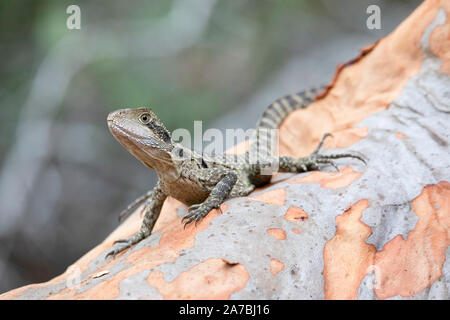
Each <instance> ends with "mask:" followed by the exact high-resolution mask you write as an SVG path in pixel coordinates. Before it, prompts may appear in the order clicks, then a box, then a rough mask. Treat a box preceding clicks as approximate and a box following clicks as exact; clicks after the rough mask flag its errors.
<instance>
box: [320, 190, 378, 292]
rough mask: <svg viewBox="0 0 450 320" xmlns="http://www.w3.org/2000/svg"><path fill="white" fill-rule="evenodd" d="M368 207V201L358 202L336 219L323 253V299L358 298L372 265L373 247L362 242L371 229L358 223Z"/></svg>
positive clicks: (374, 249)
mask: <svg viewBox="0 0 450 320" xmlns="http://www.w3.org/2000/svg"><path fill="white" fill-rule="evenodd" d="M368 206H369V202H368V201H367V200H365V199H364V200H360V201H358V202H357V203H355V204H353V205H352V206H351V207H350V208H349V209H347V210H346V211H345V212H344V213H343V214H341V215H338V216H337V217H336V224H337V228H336V234H335V236H334V237H333V239H331V240H330V241H328V242H327V243H326V244H325V249H324V253H323V260H324V270H323V275H324V279H325V287H324V292H325V298H326V299H357V297H358V288H359V286H360V283H361V281H362V279H363V278H364V277H365V275H366V273H367V268H368V267H369V266H370V265H372V264H373V260H374V254H375V251H376V248H375V247H374V246H373V245H370V244H367V243H366V242H365V241H366V239H367V237H369V235H370V234H371V232H372V230H371V228H370V227H368V226H367V225H365V224H364V223H362V222H361V221H360V220H361V217H362V214H363V212H364V210H365V209H367V208H368Z"/></svg>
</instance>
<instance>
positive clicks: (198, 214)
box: [181, 203, 210, 228]
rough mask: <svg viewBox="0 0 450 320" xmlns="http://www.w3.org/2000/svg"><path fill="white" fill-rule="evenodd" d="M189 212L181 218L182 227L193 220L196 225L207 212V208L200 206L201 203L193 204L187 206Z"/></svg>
mask: <svg viewBox="0 0 450 320" xmlns="http://www.w3.org/2000/svg"><path fill="white" fill-rule="evenodd" d="M188 210H189V213H188V214H187V215H185V216H184V217H183V219H182V220H181V222H184V221H186V222H185V223H184V228H186V226H187V225H188V224H189V223H191V222H193V221H194V220H195V225H196V226H197V223H198V222H199V221H200V220H201V219H202V218H203V217H205V216H206V215H207V214H208V213H209V211H210V210H209V209H206V208H205V207H204V206H202V203H199V204H193V205H192V206H190V207H189V209H188Z"/></svg>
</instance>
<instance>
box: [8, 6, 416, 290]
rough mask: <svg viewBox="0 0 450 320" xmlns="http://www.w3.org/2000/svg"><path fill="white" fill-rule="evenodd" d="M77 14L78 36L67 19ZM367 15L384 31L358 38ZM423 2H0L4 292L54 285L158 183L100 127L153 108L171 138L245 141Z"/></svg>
mask: <svg viewBox="0 0 450 320" xmlns="http://www.w3.org/2000/svg"><path fill="white" fill-rule="evenodd" d="M70 4H77V5H79V7H80V8H81V29H80V30H69V29H68V28H67V27H66V19H67V17H68V14H67V13H66V8H67V7H68V6H69V5H70ZM370 4H377V5H379V6H380V8H381V23H382V28H381V29H380V30H369V29H368V28H367V26H366V19H367V17H368V14H367V13H366V9H367V7H368V6H369V5H370ZM419 4H420V1H406V0H397V1H392V0H391V1H387V0H385V1H365V0H338V1H336V0H321V1H317V0H315V1H312V0H311V1H310V0H284V1H275V0H227V1H225V0H217V1H215V0H178V1H171V0H151V1H133V2H127V1H120V0H108V1H106V0H105V1H64V0H54V1H31V0H29V1H27V0H20V1H13V0H3V1H1V2H0V59H1V61H2V63H1V65H0V241H1V243H2V246H1V247H0V292H4V291H6V290H9V289H12V288H15V287H18V286H21V285H25V284H28V283H32V282H42V281H46V280H49V279H50V278H52V277H54V276H56V275H58V274H59V273H61V272H63V271H64V270H65V268H67V266H68V265H70V264H71V263H73V262H74V261H75V260H77V259H78V258H79V257H80V256H81V255H83V254H84V253H86V252H87V251H88V250H89V249H91V248H92V247H94V246H95V245H96V244H98V243H99V242H101V241H102V240H103V239H104V238H105V237H106V236H107V235H108V234H109V233H110V232H111V231H112V230H113V229H114V228H115V227H116V226H117V224H118V223H117V216H118V214H119V212H120V211H121V210H122V209H123V208H124V207H126V205H127V204H128V203H129V202H131V201H132V200H134V199H135V198H136V197H138V196H139V195H140V194H142V193H143V192H145V191H146V190H148V189H150V188H151V187H152V186H153V185H154V183H155V178H156V174H155V173H154V172H152V171H151V170H148V169H147V168H145V167H144V166H143V165H142V164H140V163H139V162H138V161H137V160H136V159H134V158H133V156H132V155H130V154H129V153H128V152H127V151H126V150H125V149H123V148H122V147H121V146H120V145H119V144H118V143H117V142H116V141H115V140H114V139H113V137H112V136H111V135H110V133H109V132H108V129H107V126H106V116H107V114H108V113H109V112H110V111H113V110H115V109H119V108H124V107H139V106H150V107H152V109H153V110H154V111H155V113H156V114H157V115H158V116H159V117H160V118H161V119H162V120H163V122H164V123H165V124H166V126H167V128H168V129H169V130H174V129H176V128H187V129H189V130H192V128H193V121H194V120H203V130H205V129H207V128H212V127H214V128H219V129H225V128H244V129H247V128H250V127H252V126H253V124H254V123H256V121H257V119H258V117H259V115H260V114H261V113H262V111H263V110H264V108H265V107H266V106H267V105H268V104H270V103H271V101H272V100H274V99H276V98H278V97H280V96H282V95H285V94H288V93H291V92H294V91H299V90H302V89H305V88H307V87H308V86H311V85H318V84H323V83H329V82H330V81H331V79H332V76H333V74H334V71H335V68H336V64H337V63H339V62H345V61H347V60H349V59H351V58H353V57H354V56H356V55H357V54H358V49H359V48H360V47H362V46H364V45H367V44H369V43H372V42H374V41H375V40H377V39H379V38H380V37H383V36H386V35H387V34H389V33H390V32H391V31H392V30H393V29H394V28H395V27H396V26H397V25H398V24H399V23H400V22H401V21H402V20H403V19H405V18H406V17H407V16H408V15H409V14H410V13H411V12H412V10H413V9H414V8H416V7H417V6H418V5H419Z"/></svg>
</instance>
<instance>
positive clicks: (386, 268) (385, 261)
mask: <svg viewBox="0 0 450 320" xmlns="http://www.w3.org/2000/svg"><path fill="white" fill-rule="evenodd" d="M411 207H412V210H413V211H414V212H415V213H416V215H417V216H418V218H419V220H418V221H417V224H416V226H415V228H414V230H412V231H410V232H409V233H408V237H407V240H405V239H403V237H402V236H401V235H398V236H396V237H395V238H394V239H392V240H391V241H389V242H388V243H386V245H385V246H384V248H383V250H382V251H380V252H378V253H377V254H376V258H375V264H376V266H377V267H378V268H379V270H380V272H379V275H380V278H381V287H380V288H379V289H376V290H375V293H376V295H377V297H378V298H380V299H386V298H390V297H393V296H396V295H401V296H403V297H408V296H411V295H413V294H416V293H419V292H421V291H422V290H423V289H425V288H427V287H429V286H431V285H432V284H433V283H434V282H435V281H436V280H437V279H439V277H440V276H441V274H442V266H443V264H444V262H445V259H446V254H445V253H446V250H447V247H448V246H449V245H450V183H448V182H446V181H441V182H439V183H438V184H436V185H432V186H426V187H425V188H424V189H423V190H422V193H421V194H420V195H419V196H418V197H417V198H415V199H414V200H413V201H412V203H411Z"/></svg>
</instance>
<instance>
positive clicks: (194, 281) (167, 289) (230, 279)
mask: <svg viewBox="0 0 450 320" xmlns="http://www.w3.org/2000/svg"><path fill="white" fill-rule="evenodd" d="M248 279H250V275H249V274H248V272H247V269H246V268H245V267H244V266H243V265H242V264H239V263H238V264H233V265H230V264H228V263H226V262H224V261H223V260H222V259H208V260H206V261H203V262H201V263H199V264H197V265H196V266H194V267H193V268H191V269H189V270H187V271H184V272H182V273H180V275H179V276H178V277H177V278H175V279H174V280H173V281H171V282H166V280H165V279H164V274H163V273H162V272H161V271H158V270H157V271H153V272H152V273H150V275H149V276H148V278H147V283H148V284H149V285H151V286H153V287H155V288H157V289H158V291H159V292H160V293H161V295H162V296H163V297H164V299H172V300H181V299H182V300H186V299H199V300H209V299H217V300H223V299H229V298H230V295H231V294H232V293H233V292H237V291H240V290H242V289H243V288H245V286H246V285H247V281H248Z"/></svg>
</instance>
